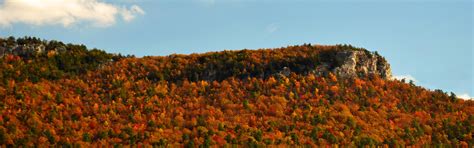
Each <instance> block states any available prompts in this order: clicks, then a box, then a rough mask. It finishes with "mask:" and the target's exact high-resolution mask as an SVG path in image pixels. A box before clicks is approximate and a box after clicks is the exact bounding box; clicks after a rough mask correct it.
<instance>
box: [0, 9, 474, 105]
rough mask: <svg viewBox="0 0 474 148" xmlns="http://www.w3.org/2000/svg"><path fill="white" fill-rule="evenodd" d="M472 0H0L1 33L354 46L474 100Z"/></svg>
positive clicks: (191, 46) (177, 43) (142, 43)
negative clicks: (376, 52)
mask: <svg viewBox="0 0 474 148" xmlns="http://www.w3.org/2000/svg"><path fill="white" fill-rule="evenodd" d="M473 5H474V4H473V1H471V0H445V1H443V0H396V1H395V0H0V36H1V37H6V36H15V37H23V36H35V37H40V38H42V39H47V40H60V41H63V42H66V43H78V44H84V45H87V46H88V47H89V48H99V49H103V50H105V51H107V52H112V53H122V54H133V55H136V56H138V57H141V56H147V55H152V56H162V55H169V54H173V53H178V54H189V53H203V52H208V51H220V50H238V49H258V48H277V47H285V46H288V45H301V44H304V43H311V44H323V45H333V44H351V45H354V46H357V47H363V48H366V49H368V50H370V51H378V52H379V53H380V54H381V55H383V56H384V57H385V58H386V59H387V60H388V61H389V63H390V64H391V67H392V72H393V75H395V77H396V78H406V79H412V80H414V81H415V83H416V84H417V85H420V86H423V87H426V88H429V89H432V90H434V89H442V90H444V91H446V92H454V93H456V94H457V95H458V96H460V97H463V98H470V97H473V95H474V86H473V85H474V78H473V75H474V61H473V57H474V53H473V46H474V39H473V34H474V32H473V19H474V17H473Z"/></svg>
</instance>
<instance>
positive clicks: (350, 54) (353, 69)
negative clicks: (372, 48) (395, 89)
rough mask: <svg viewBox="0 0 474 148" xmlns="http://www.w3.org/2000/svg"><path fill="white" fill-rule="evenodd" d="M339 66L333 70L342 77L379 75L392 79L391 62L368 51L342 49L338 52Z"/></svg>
mask: <svg viewBox="0 0 474 148" xmlns="http://www.w3.org/2000/svg"><path fill="white" fill-rule="evenodd" d="M335 60H336V62H337V63H338V66H337V67H335V68H334V69H332V72H333V73H335V74H337V75H339V76H342V77H357V76H367V75H371V74H375V75H379V76H380V77H382V78H385V79H390V78H391V77H392V72H391V69H390V64H388V63H387V61H386V60H385V59H384V58H383V57H382V56H380V55H378V54H374V53H370V52H366V51H356V50H351V51H341V52H338V53H337V54H336V59H335Z"/></svg>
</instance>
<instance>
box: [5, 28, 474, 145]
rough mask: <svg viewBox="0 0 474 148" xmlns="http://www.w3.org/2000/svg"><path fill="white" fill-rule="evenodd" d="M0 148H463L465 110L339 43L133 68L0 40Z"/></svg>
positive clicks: (468, 108)
mask: <svg viewBox="0 0 474 148" xmlns="http://www.w3.org/2000/svg"><path fill="white" fill-rule="evenodd" d="M0 80H1V81H0V99H1V101H0V145H2V146H34V145H41V146H42V145H45V146H48V145H49V146H66V147H72V146H84V147H89V146H99V145H102V146H168V147H182V146H185V147H198V146H200V147H201V146H202V147H210V146H231V145H240V146H246V147H247V146H248V147H258V146H290V145H291V146H316V145H319V146H325V145H341V146H364V145H370V146H390V147H393V146H396V145H399V146H410V145H411V146H424V145H437V146H443V145H445V146H461V147H472V146H474V139H473V136H474V135H473V134H474V126H473V125H474V102H473V101H468V100H461V99H458V98H457V97H456V95H454V94H452V93H451V94H448V93H447V92H443V91H442V90H434V91H433V90H428V89H425V88H422V87H420V86H416V85H414V84H413V83H406V82H404V80H392V79H391V72H390V67H389V64H388V62H387V61H386V60H385V58H383V57H382V56H380V55H379V54H378V53H372V52H369V51H367V50H365V49H363V48H356V47H352V46H350V45H334V46H322V45H309V44H305V45H301V46H289V47H284V48H278V49H259V50H238V51H221V52H209V53H203V54H191V55H177V54H174V55H169V56H159V57H143V58H135V57H133V56H122V55H116V54H109V53H106V52H104V51H102V50H98V49H87V47H86V46H84V45H73V44H64V43H62V42H58V41H42V40H39V39H37V38H31V37H25V38H19V39H15V38H12V37H11V38H0Z"/></svg>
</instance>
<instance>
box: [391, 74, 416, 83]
mask: <svg viewBox="0 0 474 148" xmlns="http://www.w3.org/2000/svg"><path fill="white" fill-rule="evenodd" d="M393 79H396V80H402V79H405V82H410V80H411V81H413V82H415V83H416V82H418V81H417V80H416V79H415V77H413V76H411V75H398V76H393Z"/></svg>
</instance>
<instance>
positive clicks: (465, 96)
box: [457, 93, 474, 100]
mask: <svg viewBox="0 0 474 148" xmlns="http://www.w3.org/2000/svg"><path fill="white" fill-rule="evenodd" d="M457 97H458V98H461V99H464V100H473V99H474V98H473V97H471V96H469V94H467V93H464V94H460V95H457Z"/></svg>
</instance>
